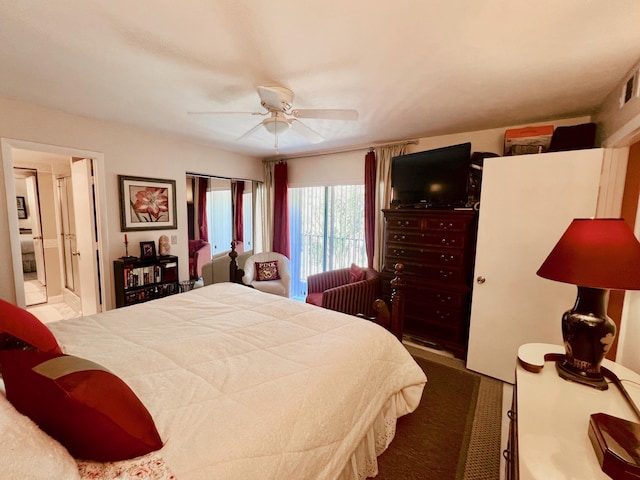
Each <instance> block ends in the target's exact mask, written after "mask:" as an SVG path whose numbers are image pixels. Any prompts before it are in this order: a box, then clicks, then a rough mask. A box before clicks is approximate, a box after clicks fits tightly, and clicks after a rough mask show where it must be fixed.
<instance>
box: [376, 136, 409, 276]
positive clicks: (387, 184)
mask: <svg viewBox="0 0 640 480" xmlns="http://www.w3.org/2000/svg"><path fill="white" fill-rule="evenodd" d="M406 150H407V144H406V143H402V144H396V145H386V146H382V147H377V148H376V149H375V152H376V160H377V162H378V168H377V171H376V185H377V187H378V188H377V192H376V210H375V211H376V221H375V232H376V241H375V248H374V252H373V268H375V269H376V270H377V271H379V272H381V271H382V259H383V258H384V252H383V251H382V248H383V246H384V216H383V214H382V209H384V208H389V206H390V205H391V159H392V158H393V157H397V156H398V155H404V154H405V152H406Z"/></svg>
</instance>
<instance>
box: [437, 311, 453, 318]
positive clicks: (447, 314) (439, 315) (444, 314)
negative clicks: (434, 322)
mask: <svg viewBox="0 0 640 480" xmlns="http://www.w3.org/2000/svg"><path fill="white" fill-rule="evenodd" d="M436 315H437V316H438V318H440V320H447V319H448V318H449V317H450V316H451V315H450V314H449V312H444V313H442V312H441V311H440V310H436Z"/></svg>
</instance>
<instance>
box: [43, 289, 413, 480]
mask: <svg viewBox="0 0 640 480" xmlns="http://www.w3.org/2000/svg"><path fill="white" fill-rule="evenodd" d="M49 326H50V328H51V330H52V332H53V333H54V335H55V336H56V338H57V339H58V341H59V342H60V344H61V345H62V347H63V349H64V350H65V351H66V353H69V354H73V355H78V356H81V357H84V358H87V359H90V360H93V361H96V362H98V363H100V364H102V365H104V366H105V367H107V368H109V369H110V370H111V371H112V372H114V373H115V374H116V375H118V376H120V377H121V378H122V379H123V380H124V381H125V382H127V383H128V384H129V386H130V387H131V388H132V389H133V390H134V391H135V392H136V394H137V395H138V396H139V397H140V399H141V400H142V401H143V403H144V404H145V405H146V406H147V408H148V409H149V411H150V412H151V414H152V416H153V418H154V420H155V422H156V426H157V428H158V431H159V432H160V435H161V437H162V439H163V441H164V442H165V446H164V447H163V448H162V449H161V450H160V452H159V454H160V455H161V456H162V458H163V459H164V460H165V461H166V464H167V465H168V466H169V468H170V469H171V470H172V472H173V473H174V474H175V475H176V478H177V479H178V480H188V479H206V480H212V479H215V480H223V479H233V480H238V479H241V480H244V479H261V480H264V479H273V480H284V479H287V480H288V479H327V480H335V479H337V478H357V475H358V474H360V475H363V473H362V472H358V471H353V470H362V468H363V467H362V466H361V465H358V466H355V465H356V463H358V461H357V459H355V458H354V455H355V453H356V449H357V448H362V444H363V439H364V438H365V436H366V435H367V434H369V435H372V433H371V432H372V425H373V424H374V421H378V422H379V421H380V418H388V417H390V416H391V417H398V416H401V415H403V414H406V413H409V412H411V411H413V410H414V409H415V408H416V407H417V405H418V403H419V400H420V397H421V395H422V390H423V387H424V383H425V381H426V378H425V376H424V373H423V372H422V370H421V369H420V367H419V366H418V365H417V364H416V363H415V362H414V361H413V359H412V358H411V356H410V355H409V354H408V352H407V351H406V350H405V348H404V347H403V346H402V345H401V344H400V342H398V341H397V340H396V339H395V338H394V337H393V336H392V335H391V334H390V333H389V332H387V331H386V330H384V329H382V328H381V327H379V326H377V325H375V324H373V323H370V322H367V321H365V320H362V319H358V318H356V317H351V316H347V315H343V314H340V313H337V312H333V311H330V310H324V309H320V308H318V307H314V306H311V305H307V304H305V303H301V302H294V301H291V300H288V299H284V298H281V297H277V296H273V295H268V294H264V293H261V292H259V291H257V290H254V289H250V288H247V287H244V286H241V285H236V284H232V283H218V284H214V285H210V286H207V287H204V288H199V289H195V290H192V291H190V292H187V293H182V294H179V295H174V296H171V297H167V298H164V299H161V300H157V301H153V302H149V303H145V304H141V305H135V306H131V307H126V308H121V309H118V310H111V311H108V312H105V313H102V314H99V315H93V316H89V317H83V318H80V319H73V320H65V321H62V322H57V323H52V324H49ZM383 410H385V411H386V414H385V415H384V416H381V414H382V413H385V412H383ZM389 411H391V413H390V414H389ZM387 422H388V420H387ZM394 426H395V422H394V423H393V425H392V426H391V427H389V426H388V425H387V426H386V427H384V428H386V429H387V430H391V432H392V433H391V435H392V434H393V428H394ZM378 433H379V432H378ZM370 441H371V439H370ZM373 441H375V442H377V441H378V439H373ZM365 443H366V442H365ZM378 453H379V452H378ZM368 461H371V460H370V459H369V460H368ZM374 463H375V462H374ZM374 468H375V465H374ZM369 470H370V468H369ZM365 475H366V473H365Z"/></svg>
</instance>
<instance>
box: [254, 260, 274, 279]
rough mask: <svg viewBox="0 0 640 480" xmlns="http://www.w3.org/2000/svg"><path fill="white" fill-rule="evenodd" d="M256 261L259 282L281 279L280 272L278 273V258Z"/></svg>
mask: <svg viewBox="0 0 640 480" xmlns="http://www.w3.org/2000/svg"><path fill="white" fill-rule="evenodd" d="M255 263H256V280H257V281H258V282H264V281H267V280H279V279H280V274H279V273H278V261H277V260H271V261H269V262H255Z"/></svg>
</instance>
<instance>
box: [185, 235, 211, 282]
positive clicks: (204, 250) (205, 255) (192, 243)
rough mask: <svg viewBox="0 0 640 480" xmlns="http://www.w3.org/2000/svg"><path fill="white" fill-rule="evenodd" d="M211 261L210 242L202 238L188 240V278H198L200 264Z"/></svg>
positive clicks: (200, 270) (199, 275) (200, 269)
mask: <svg viewBox="0 0 640 480" xmlns="http://www.w3.org/2000/svg"><path fill="white" fill-rule="evenodd" d="M210 261H211V244H210V243H208V242H205V241H204V240H189V278H190V279H191V280H198V279H199V278H200V277H201V276H202V266H203V265H204V264H205V263H208V262H210Z"/></svg>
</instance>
